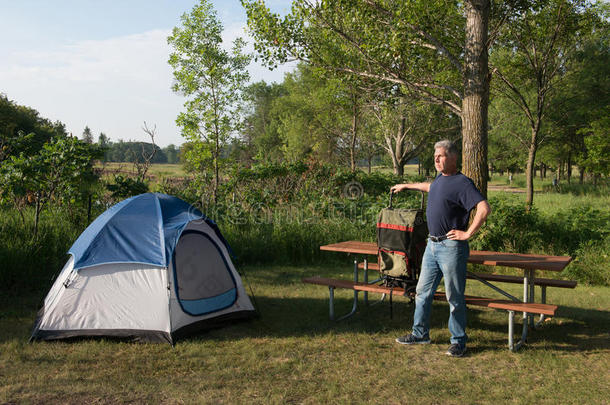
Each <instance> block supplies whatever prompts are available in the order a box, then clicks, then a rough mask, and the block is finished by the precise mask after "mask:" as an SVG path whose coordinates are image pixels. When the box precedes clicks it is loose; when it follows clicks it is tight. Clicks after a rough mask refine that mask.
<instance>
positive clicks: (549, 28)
mask: <svg viewBox="0 0 610 405" xmlns="http://www.w3.org/2000/svg"><path fill="white" fill-rule="evenodd" d="M581 5H582V2H580V1H578V0H577V1H570V0H550V1H549V2H548V4H542V6H541V5H540V4H536V5H535V6H534V7H531V8H529V9H527V10H525V11H524V12H523V13H522V14H521V15H519V16H517V17H516V18H514V19H513V20H512V21H511V22H510V24H506V25H505V27H504V30H503V33H502V35H501V37H500V39H499V41H498V45H497V47H496V48H495V49H494V51H493V53H492V63H493V66H494V67H493V71H494V74H495V75H496V76H497V77H498V80H495V81H494V83H495V85H494V89H495V90H496V91H497V92H498V94H499V96H500V97H504V98H506V99H508V100H510V101H511V102H512V103H514V104H515V105H516V106H517V107H518V108H519V110H520V111H521V113H522V114H523V115H524V116H525V119H526V122H527V126H528V128H529V131H526V132H515V135H516V136H517V139H519V140H520V141H521V143H522V145H523V147H524V148H526V149H527V152H528V157H527V167H526V201H525V203H526V208H527V210H530V209H531V208H532V205H533V201H534V183H533V178H534V169H535V161H536V152H537V151H538V148H539V146H540V144H541V143H542V142H543V141H544V137H543V136H542V135H543V132H542V125H543V122H544V120H545V117H546V113H547V111H546V109H547V107H548V103H549V98H550V95H551V93H552V91H553V90H554V89H555V88H556V86H557V85H558V83H559V81H560V80H561V77H562V70H563V69H564V68H565V63H566V60H567V58H568V57H569V55H570V54H571V53H572V51H573V48H574V44H575V41H574V36H575V34H576V33H577V32H578V29H579V24H580V17H581V14H580V10H579V8H580V7H581Z"/></svg>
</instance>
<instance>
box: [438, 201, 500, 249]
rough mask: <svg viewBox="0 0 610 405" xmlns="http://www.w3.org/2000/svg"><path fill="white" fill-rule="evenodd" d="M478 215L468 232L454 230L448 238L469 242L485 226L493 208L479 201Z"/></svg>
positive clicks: (448, 233)
mask: <svg viewBox="0 0 610 405" xmlns="http://www.w3.org/2000/svg"><path fill="white" fill-rule="evenodd" d="M476 210H477V211H476V213H475V214H474V219H473V220H472V223H471V224H470V226H469V227H468V229H467V230H466V231H460V230H457V229H452V230H450V231H449V232H447V237H448V238H449V239H451V240H468V239H470V238H471V237H472V236H473V235H474V234H475V233H476V232H477V231H478V230H479V228H480V227H481V225H483V223H484V222H485V220H486V219H487V216H488V215H489V213H490V212H491V208H490V207H489V204H488V203H487V201H486V200H482V201H479V203H478V204H477V205H476Z"/></svg>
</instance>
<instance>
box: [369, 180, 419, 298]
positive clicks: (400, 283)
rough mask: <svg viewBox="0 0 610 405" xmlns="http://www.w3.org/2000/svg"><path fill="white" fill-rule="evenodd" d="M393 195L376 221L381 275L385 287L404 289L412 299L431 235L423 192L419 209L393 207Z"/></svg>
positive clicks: (391, 194)
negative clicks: (429, 233) (426, 218)
mask: <svg viewBox="0 0 610 405" xmlns="http://www.w3.org/2000/svg"><path fill="white" fill-rule="evenodd" d="M392 196H393V193H392V192H390V204H389V205H388V207H387V208H384V209H382V210H381V212H380V213H379V217H378V220H377V247H378V255H377V258H378V263H379V272H380V273H381V276H382V279H383V283H384V285H385V286H388V287H400V288H403V289H404V291H405V295H408V296H412V295H414V293H415V287H416V285H417V279H418V276H419V272H420V270H421V260H422V257H423V253H424V249H425V247H426V239H427V236H428V226H427V224H426V220H425V217H424V193H423V192H421V205H420V207H419V208H417V209H405V208H393V207H392ZM390 298H391V296H390Z"/></svg>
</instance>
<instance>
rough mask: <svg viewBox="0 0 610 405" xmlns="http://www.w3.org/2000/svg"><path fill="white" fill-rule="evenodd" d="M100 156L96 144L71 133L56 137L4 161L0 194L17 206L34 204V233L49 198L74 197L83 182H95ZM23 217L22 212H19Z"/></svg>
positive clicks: (1, 171) (83, 185) (83, 184)
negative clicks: (36, 148)
mask: <svg viewBox="0 0 610 405" xmlns="http://www.w3.org/2000/svg"><path fill="white" fill-rule="evenodd" d="M101 156H102V152H101V150H100V149H99V148H98V147H97V146H96V145H91V144H88V143H85V142H83V141H80V140H78V139H76V138H73V137H67V136H64V137H56V138H52V139H51V140H50V141H49V142H47V143H45V144H44V145H43V147H42V148H41V149H40V150H39V151H38V153H36V154H34V155H29V156H28V155H26V154H25V153H21V154H20V155H19V156H14V155H13V156H11V157H10V158H9V159H7V161H5V162H3V164H2V168H1V170H0V177H1V178H2V188H1V189H0V192H1V195H2V196H3V198H4V199H7V198H8V199H12V200H13V201H14V202H15V206H16V207H17V208H23V207H25V206H26V204H27V203H33V204H34V205H35V217H34V236H36V235H37V234H38V223H39V218H40V214H41V212H42V210H43V209H44V208H45V206H46V205H47V204H48V203H49V201H51V200H52V199H56V200H60V199H67V200H68V201H69V200H70V199H71V198H74V196H75V194H76V193H78V192H79V191H80V190H81V189H82V188H83V187H85V186H86V184H85V183H91V182H95V181H96V180H97V176H96V175H95V173H94V171H93V161H94V160H95V159H99V158H100V157H101ZM22 218H23V215H22Z"/></svg>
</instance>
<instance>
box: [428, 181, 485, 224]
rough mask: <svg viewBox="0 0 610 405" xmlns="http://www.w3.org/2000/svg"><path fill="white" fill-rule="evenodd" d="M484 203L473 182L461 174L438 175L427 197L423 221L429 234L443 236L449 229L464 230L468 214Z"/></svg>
mask: <svg viewBox="0 0 610 405" xmlns="http://www.w3.org/2000/svg"><path fill="white" fill-rule="evenodd" d="M483 200H485V198H484V197H483V195H481V193H480V192H479V190H477V188H476V187H475V185H474V183H473V182H472V180H470V179H469V178H468V177H466V176H464V175H463V174H462V173H460V172H458V173H456V174H454V175H452V176H443V175H442V174H440V175H438V177H437V178H436V179H434V181H433V182H432V184H430V192H429V194H428V206H427V209H426V218H427V220H428V230H429V231H430V235H432V236H443V235H446V234H447V232H449V231H450V230H452V229H458V230H460V231H465V230H466V229H467V227H468V219H469V216H470V211H471V210H472V209H473V208H474V207H475V206H476V205H477V204H478V203H479V202H481V201H483Z"/></svg>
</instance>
